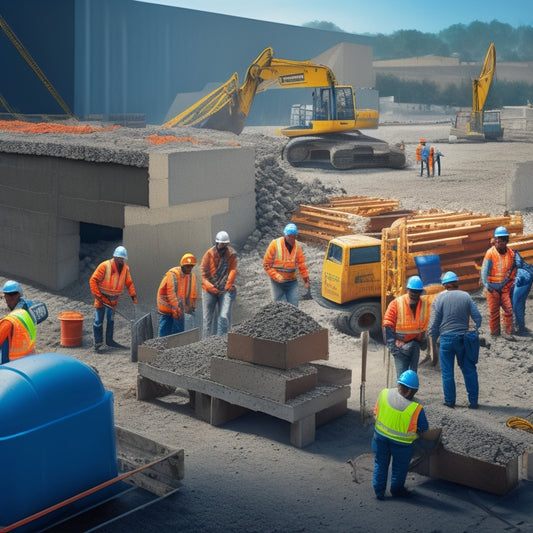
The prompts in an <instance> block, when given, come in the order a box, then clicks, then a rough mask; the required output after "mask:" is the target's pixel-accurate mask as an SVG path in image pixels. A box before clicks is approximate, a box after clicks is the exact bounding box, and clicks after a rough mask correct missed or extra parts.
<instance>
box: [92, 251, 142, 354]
mask: <svg viewBox="0 0 533 533" xmlns="http://www.w3.org/2000/svg"><path fill="white" fill-rule="evenodd" d="M127 259H128V252H127V251H126V248H124V246H117V248H115V251H114V252H113V258H112V259H108V260H107V261H104V262H103V263H100V264H99V265H98V267H96V270H95V271H94V272H93V275H92V276H91V278H90V280H89V286H90V288H91V292H92V294H93V295H94V308H95V318H94V324H93V333H94V351H95V352H100V351H101V350H102V348H103V340H104V317H105V318H107V327H106V332H105V343H106V345H107V346H109V347H110V348H125V346H122V345H121V344H119V343H118V342H115V340H114V339H113V332H114V326H115V321H114V314H115V308H116V306H117V304H118V301H119V299H120V296H121V295H122V292H123V291H124V287H126V288H127V289H128V292H129V294H130V296H131V299H132V301H133V303H134V304H136V303H137V295H136V292H135V286H134V285H133V280H132V278H131V274H130V269H129V267H128V265H127V264H126V260H127Z"/></svg>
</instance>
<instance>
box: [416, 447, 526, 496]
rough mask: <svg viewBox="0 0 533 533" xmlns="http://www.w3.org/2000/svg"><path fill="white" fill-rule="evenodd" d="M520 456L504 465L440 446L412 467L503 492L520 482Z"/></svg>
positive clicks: (495, 491) (490, 491) (467, 484)
mask: <svg viewBox="0 0 533 533" xmlns="http://www.w3.org/2000/svg"><path fill="white" fill-rule="evenodd" d="M518 463H519V457H515V458H514V459H512V460H510V461H509V462H508V463H507V464H505V465H500V464H495V463H489V462H487V461H482V460H481V459H477V458H474V457H469V456H467V455H461V454H459V453H455V452H451V451H448V450H446V449H444V448H443V447H442V445H440V446H438V447H437V448H436V449H435V450H434V451H433V452H432V453H431V454H429V455H427V456H426V457H424V458H423V459H422V460H421V461H420V463H418V464H417V465H416V466H415V467H414V468H412V469H411V470H412V471H413V472H417V473H418V474H422V475H424V476H429V477H433V478H438V479H444V480H446V481H451V482H453V483H458V484H459V485H464V486H466V487H471V488H473V489H478V490H484V491H485V492H489V493H491V494H497V495H499V496H502V495H504V494H507V492H509V491H510V490H511V489H513V488H514V487H516V485H517V484H518Z"/></svg>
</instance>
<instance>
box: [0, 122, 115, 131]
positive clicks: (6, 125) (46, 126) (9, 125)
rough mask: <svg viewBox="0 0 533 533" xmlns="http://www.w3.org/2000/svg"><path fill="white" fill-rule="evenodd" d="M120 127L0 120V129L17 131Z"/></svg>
mask: <svg viewBox="0 0 533 533" xmlns="http://www.w3.org/2000/svg"><path fill="white" fill-rule="evenodd" d="M116 128H120V126H109V127H107V128H93V127H92V126H67V125H64V124H54V123H51V122H50V123H47V122H39V123H37V124H34V123H33V122H22V121H21V120H0V130H3V131H15V132H19V133H93V132H95V131H107V130H114V129H116Z"/></svg>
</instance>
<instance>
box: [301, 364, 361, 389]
mask: <svg viewBox="0 0 533 533" xmlns="http://www.w3.org/2000/svg"><path fill="white" fill-rule="evenodd" d="M311 365H312V366H314V367H315V368H316V370H317V372H318V382H319V383H320V384H321V385H351V384H352V370H351V369H350V368H339V367H336V366H331V365H327V364H323V363H311Z"/></svg>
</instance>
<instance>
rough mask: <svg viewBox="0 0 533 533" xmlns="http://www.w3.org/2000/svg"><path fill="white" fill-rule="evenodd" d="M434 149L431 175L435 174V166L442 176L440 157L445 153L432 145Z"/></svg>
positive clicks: (438, 173) (438, 174)
mask: <svg viewBox="0 0 533 533" xmlns="http://www.w3.org/2000/svg"><path fill="white" fill-rule="evenodd" d="M431 150H433V166H432V167H431V175H432V176H435V167H436V168H437V176H440V158H441V157H444V154H443V153H442V152H441V151H440V150H439V149H438V148H434V147H433V146H432V147H431Z"/></svg>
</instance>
